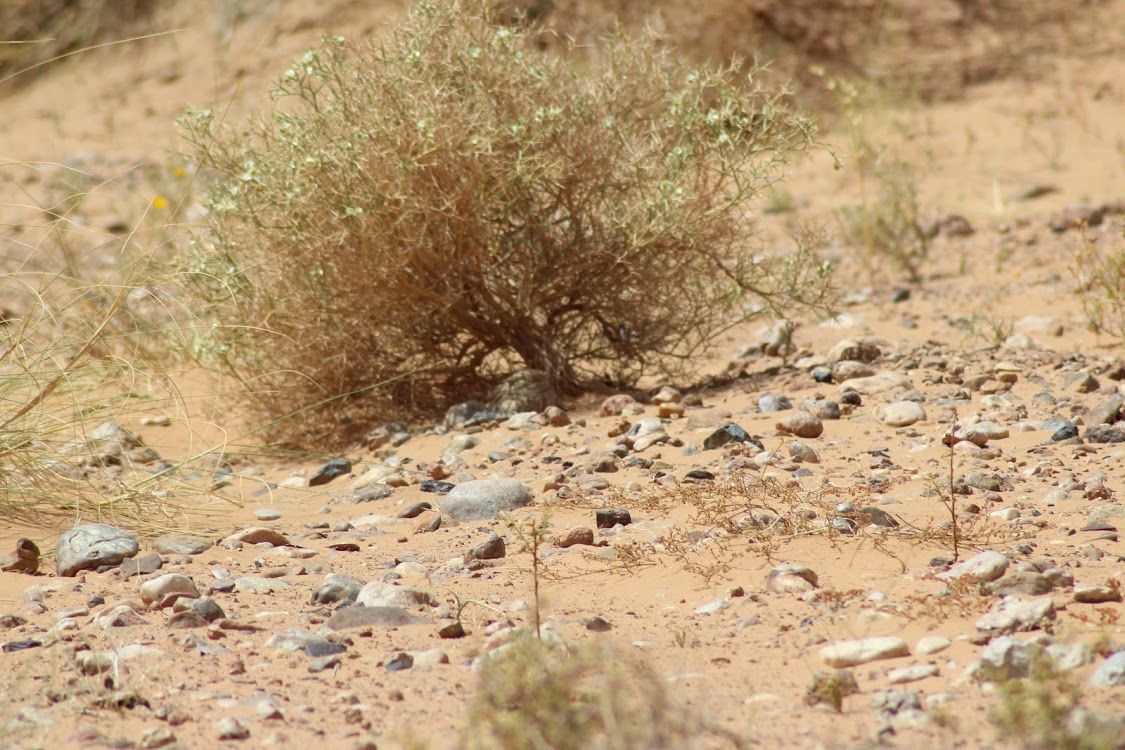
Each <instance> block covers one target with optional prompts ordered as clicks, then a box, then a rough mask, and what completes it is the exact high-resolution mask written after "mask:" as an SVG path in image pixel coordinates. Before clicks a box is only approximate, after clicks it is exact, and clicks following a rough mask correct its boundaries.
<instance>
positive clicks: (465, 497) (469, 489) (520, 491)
mask: <svg viewBox="0 0 1125 750" xmlns="http://www.w3.org/2000/svg"><path fill="white" fill-rule="evenodd" d="M531 500H532V498H531V493H530V492H528V491H527V488H526V487H524V486H523V484H522V483H520V482H517V481H516V480H514V479H476V480H473V481H469V482H464V483H462V484H459V485H457V486H456V487H454V488H453V489H452V490H450V492H449V494H448V495H446V496H445V498H444V499H443V500H442V503H441V512H442V513H443V514H444V515H447V516H449V517H450V518H453V519H454V520H456V521H461V522H465V521H486V520H491V519H494V518H496V517H497V516H498V515H500V514H501V513H504V512H508V511H512V510H515V509H517V508H523V507H525V506H527V505H529V504H530V503H531Z"/></svg>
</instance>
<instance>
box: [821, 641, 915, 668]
mask: <svg viewBox="0 0 1125 750" xmlns="http://www.w3.org/2000/svg"><path fill="white" fill-rule="evenodd" d="M900 656H910V646H908V645H907V644H906V641H904V640H902V639H901V638H897V637H894V636H883V637H875V638H860V639H859V640H854V641H840V642H839V643H834V644H832V645H831V646H825V647H824V648H822V649H820V658H821V659H823V660H824V663H825V664H827V665H828V666H830V667H835V668H836V669H841V668H844V667H854V666H856V665H858V664H866V663H868V662H871V661H878V660H880V659H894V658H897V657H900Z"/></svg>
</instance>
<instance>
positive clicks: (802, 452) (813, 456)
mask: <svg viewBox="0 0 1125 750" xmlns="http://www.w3.org/2000/svg"><path fill="white" fill-rule="evenodd" d="M789 457H790V458H792V459H793V460H794V461H796V462H798V463H804V464H818V463H820V456H818V455H817V453H816V451H815V450H813V449H812V448H810V447H809V446H807V445H805V444H804V443H798V442H792V443H790V444H789Z"/></svg>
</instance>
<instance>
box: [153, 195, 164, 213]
mask: <svg viewBox="0 0 1125 750" xmlns="http://www.w3.org/2000/svg"><path fill="white" fill-rule="evenodd" d="M152 207H153V208H155V209H156V210H157V211H163V210H164V209H166V208H168V199H167V198H165V197H164V196H163V195H158V196H156V197H155V198H153V199H152Z"/></svg>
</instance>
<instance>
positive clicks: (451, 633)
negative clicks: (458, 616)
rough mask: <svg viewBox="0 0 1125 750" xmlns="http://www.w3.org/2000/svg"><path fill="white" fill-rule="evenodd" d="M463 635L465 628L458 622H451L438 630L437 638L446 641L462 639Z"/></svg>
mask: <svg viewBox="0 0 1125 750" xmlns="http://www.w3.org/2000/svg"><path fill="white" fill-rule="evenodd" d="M465 635H466V633H465V626H464V625H462V624H461V622H460V621H459V620H458V621H457V622H451V623H449V624H448V625H446V626H444V627H443V628H441V629H440V630H438V637H439V638H445V639H447V640H449V639H453V638H464V637H465Z"/></svg>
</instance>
